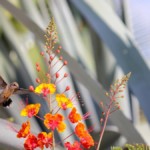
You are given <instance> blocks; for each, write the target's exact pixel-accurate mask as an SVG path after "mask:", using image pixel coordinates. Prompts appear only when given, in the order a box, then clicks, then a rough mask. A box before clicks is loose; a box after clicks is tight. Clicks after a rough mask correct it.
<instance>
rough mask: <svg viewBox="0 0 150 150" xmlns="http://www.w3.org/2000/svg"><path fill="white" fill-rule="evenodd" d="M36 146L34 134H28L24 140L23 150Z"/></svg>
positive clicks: (36, 141) (30, 149) (32, 148)
mask: <svg viewBox="0 0 150 150" xmlns="http://www.w3.org/2000/svg"><path fill="white" fill-rule="evenodd" d="M37 147H38V140H37V138H36V136H34V135H33V134H30V135H29V136H28V137H27V139H26V140H25V142H24V148H25V150H34V149H35V148H37Z"/></svg>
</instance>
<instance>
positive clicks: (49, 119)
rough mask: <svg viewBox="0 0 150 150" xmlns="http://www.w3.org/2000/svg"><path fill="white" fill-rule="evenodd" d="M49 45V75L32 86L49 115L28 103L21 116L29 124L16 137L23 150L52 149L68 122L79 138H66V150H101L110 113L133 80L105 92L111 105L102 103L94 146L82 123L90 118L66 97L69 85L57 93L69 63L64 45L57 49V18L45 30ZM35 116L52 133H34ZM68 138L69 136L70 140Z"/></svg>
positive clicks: (45, 52)
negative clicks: (71, 140) (40, 114)
mask: <svg viewBox="0 0 150 150" xmlns="http://www.w3.org/2000/svg"><path fill="white" fill-rule="evenodd" d="M45 38H46V43H45V51H42V52H40V55H41V57H43V58H44V59H45V60H46V62H47V67H48V73H46V74H45V79H44V81H42V79H40V78H36V79H35V80H36V82H37V84H38V85H37V86H36V87H33V86H32V85H31V86H29V90H30V91H31V92H34V93H36V94H38V95H39V96H42V98H43V99H44V100H45V101H46V102H47V104H48V106H49V112H48V113H46V114H45V115H44V116H43V118H41V117H39V116H38V112H39V110H40V108H41V104H40V103H36V104H27V105H26V106H25V107H24V108H23V109H22V110H21V112H20V115H21V116H23V117H27V121H26V122H23V123H22V126H21V128H20V130H15V131H16V132H17V138H24V139H25V141H24V148H25V150H34V149H36V148H40V149H42V150H43V149H44V148H50V149H52V150H54V149H55V147H56V146H57V145H58V144H57V143H56V142H55V136H54V132H55V131H56V130H57V131H58V132H59V133H60V134H61V133H62V132H64V131H65V130H66V128H67V127H66V124H65V122H64V121H65V119H68V120H69V122H70V123H71V124H73V125H74V132H73V133H72V134H70V135H69V136H71V135H73V134H74V135H76V136H77V138H78V141H77V140H76V141H74V143H70V142H67V138H65V142H64V146H65V148H66V149H67V150H83V149H90V148H91V147H94V146H95V147H96V150H99V148H100V145H101V141H102V137H103V135H104V131H105V127H106V124H107V121H108V117H109V116H110V114H111V113H113V112H115V111H117V110H118V109H120V106H119V102H118V101H117V99H118V98H122V97H123V96H122V95H120V93H121V92H122V91H123V89H124V88H125V86H126V83H127V81H128V79H129V77H130V73H129V74H127V75H126V76H124V77H123V78H122V79H120V80H117V81H116V82H115V83H114V84H113V85H112V86H111V88H110V92H109V93H106V96H107V97H108V98H109V100H110V101H109V104H108V105H107V106H105V105H104V104H103V103H102V102H101V103H100V105H101V107H102V108H103V110H104V111H103V113H102V114H103V118H101V119H100V124H101V126H102V129H101V132H100V138H99V142H98V145H97V146H96V145H95V142H94V139H93V137H92V136H91V135H90V133H89V132H90V130H88V129H87V128H86V126H85V125H84V123H83V120H84V119H86V118H88V116H89V115H90V114H89V113H87V114H86V115H85V116H82V115H81V114H80V113H79V112H78V110H77V109H76V106H75V105H74V101H73V99H72V98H70V97H68V96H67V94H66V93H67V91H69V90H70V86H66V87H65V88H64V91H63V92H62V93H58V92H57V86H58V84H59V83H60V82H62V81H63V80H64V79H65V78H67V77H68V74H67V73H64V74H62V73H60V72H61V69H62V68H63V67H64V66H66V65H67V64H68V62H67V61H66V60H63V57H62V56H61V55H60V53H61V49H62V48H61V46H58V47H57V48H56V47H55V44H56V43H57V40H58V37H57V32H56V25H55V22H54V19H53V18H52V19H51V21H50V23H49V25H48V27H47V29H46V34H45ZM58 63H60V64H61V65H60V67H59V68H58V70H57V71H55V72H54V73H53V72H52V69H53V68H54V67H55V66H56V65H57V64H58ZM35 66H36V70H37V72H41V70H42V68H41V66H40V64H39V63H36V65H35ZM52 103H55V104H56V106H55V107H53V105H52ZM60 110H63V111H66V110H67V112H69V114H68V116H67V117H65V116H63V115H62V114H61V113H60ZM32 117H38V118H39V119H41V120H42V121H43V124H44V125H45V127H46V128H47V129H48V130H49V132H48V133H46V132H40V133H37V134H36V135H35V134H33V133H32V132H31V128H32V126H31V124H30V119H31V118H32ZM69 136H68V137H69Z"/></svg>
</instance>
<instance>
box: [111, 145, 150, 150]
mask: <svg viewBox="0 0 150 150" xmlns="http://www.w3.org/2000/svg"><path fill="white" fill-rule="evenodd" d="M111 150H150V146H147V145H145V144H135V145H131V144H126V145H125V146H124V148H121V147H111Z"/></svg>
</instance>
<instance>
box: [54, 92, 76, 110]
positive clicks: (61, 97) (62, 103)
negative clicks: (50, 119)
mask: <svg viewBox="0 0 150 150" xmlns="http://www.w3.org/2000/svg"><path fill="white" fill-rule="evenodd" d="M56 101H57V103H58V106H59V107H60V108H62V109H63V110H66V109H67V108H72V107H73V103H72V101H71V100H70V99H69V98H68V97H66V95H65V94H57V95H56Z"/></svg>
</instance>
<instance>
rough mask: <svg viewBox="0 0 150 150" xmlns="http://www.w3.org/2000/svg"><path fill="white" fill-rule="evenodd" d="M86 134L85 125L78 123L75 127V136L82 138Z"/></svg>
mask: <svg viewBox="0 0 150 150" xmlns="http://www.w3.org/2000/svg"><path fill="white" fill-rule="evenodd" d="M86 132H87V131H86V128H85V125H84V124H83V123H82V122H79V123H78V124H77V125H76V127H75V134H76V135H77V136H78V137H79V138H80V137H83V136H84V134H85V133H86Z"/></svg>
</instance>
